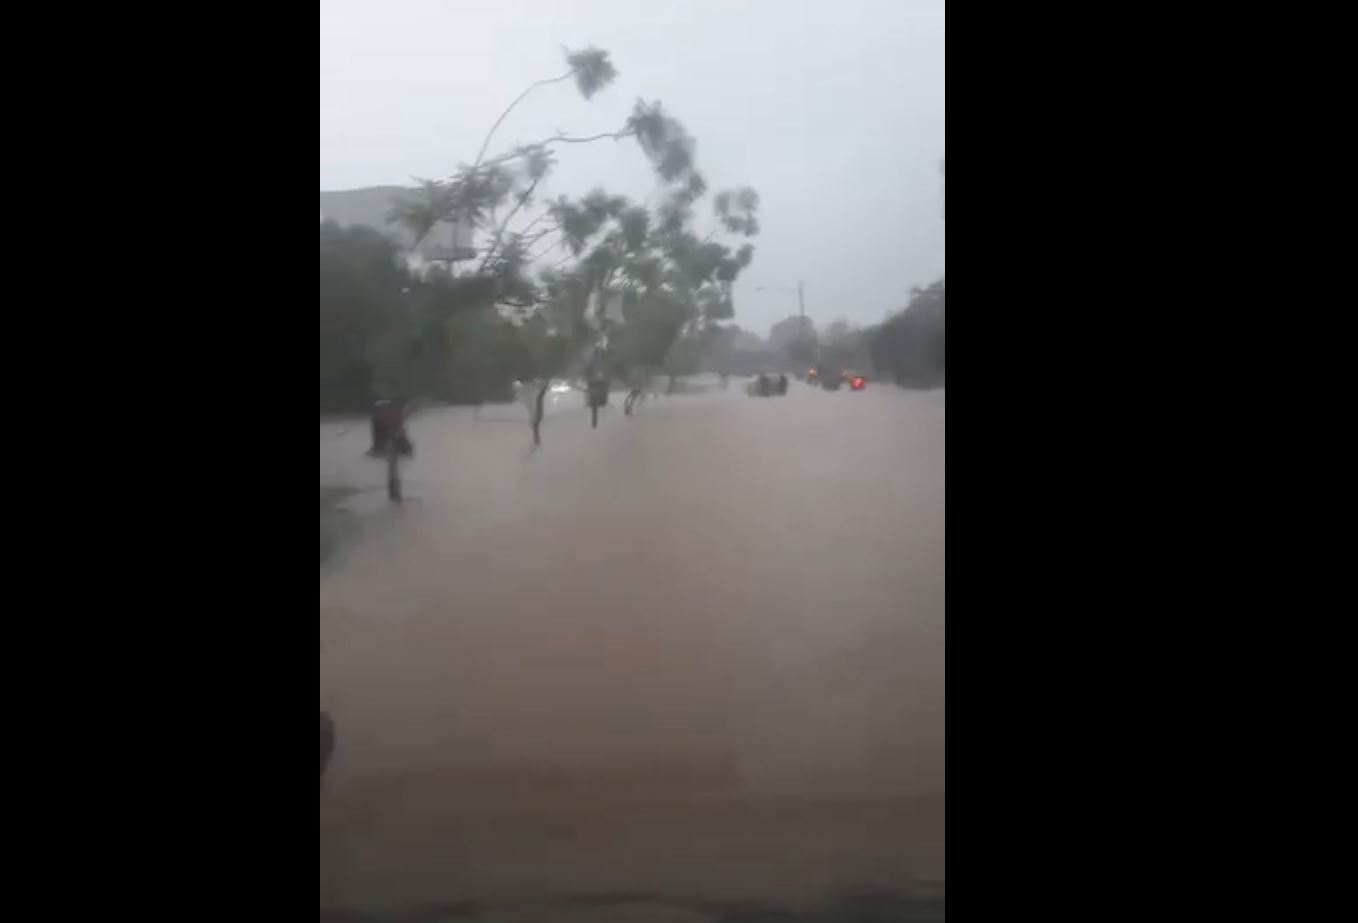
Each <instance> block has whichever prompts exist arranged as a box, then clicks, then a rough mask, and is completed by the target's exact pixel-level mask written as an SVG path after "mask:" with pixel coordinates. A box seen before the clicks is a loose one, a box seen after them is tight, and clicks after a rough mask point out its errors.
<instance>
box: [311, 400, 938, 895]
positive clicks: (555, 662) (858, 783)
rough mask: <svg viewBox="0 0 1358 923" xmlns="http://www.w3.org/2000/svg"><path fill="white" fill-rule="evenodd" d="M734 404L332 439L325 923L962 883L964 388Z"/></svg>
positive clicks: (495, 413) (326, 453) (495, 421)
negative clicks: (958, 735)
mask: <svg viewBox="0 0 1358 923" xmlns="http://www.w3.org/2000/svg"><path fill="white" fill-rule="evenodd" d="M742 384H743V383H742V382H740V381H733V382H732V384H731V388H730V390H729V391H726V392H713V393H707V394H699V395H687V396H676V397H668V398H660V399H658V400H651V401H647V402H646V403H645V404H644V405H643V406H642V408H641V410H640V411H639V413H638V415H637V416H636V417H634V418H631V419H626V418H624V417H623V415H622V413H621V411H620V410H619V409H618V408H617V405H618V404H619V403H620V397H619V396H618V395H614V407H613V408H610V409H609V410H608V411H607V412H606V413H605V415H604V416H603V417H602V418H601V420H600V423H599V428H598V429H597V430H594V431H591V430H590V429H589V423H588V419H587V417H586V416H585V414H584V413H583V412H582V410H581V408H580V407H579V406H577V405H575V404H574V403H572V401H573V400H575V399H576V398H573V397H571V396H567V399H564V400H562V401H561V402H560V404H559V406H558V407H557V408H555V409H554V410H553V411H552V412H551V413H550V414H549V416H548V419H547V422H546V423H545V424H544V429H543V443H544V444H543V447H542V448H541V449H540V450H538V451H537V452H531V451H530V450H529V444H530V433H529V429H528V426H527V423H526V419H525V414H524V410H523V408H522V407H512V406H511V407H494V408H491V407H487V408H485V409H484V410H483V411H481V412H480V413H478V414H474V413H473V412H472V411H470V410H464V409H450V410H438V411H427V412H425V413H423V414H421V415H419V416H418V417H416V419H415V420H414V421H413V422H412V426H411V432H412V436H413V438H414V440H415V443H416V452H417V455H416V457H415V459H414V460H413V461H412V462H411V463H410V464H409V466H408V467H407V469H406V496H407V501H406V503H405V504H403V505H402V506H400V507H390V506H388V504H387V503H386V501H385V497H384V496H383V494H382V476H383V474H382V466H381V464H380V463H376V462H372V461H369V460H367V459H365V458H363V457H362V453H363V451H364V449H365V448H366V446H367V429H366V426H365V425H363V424H362V423H359V424H357V425H355V424H343V423H335V424H322V426H321V484H322V488H323V491H322V494H323V496H322V504H323V507H324V506H325V503H326V499H325V497H326V493H325V489H326V488H335V492H334V494H333V495H332V496H333V497H335V498H339V499H338V501H337V502H340V503H341V504H342V506H341V507H340V508H339V512H337V513H336V514H335V515H336V516H338V517H340V518H341V519H342V523H341V524H339V525H335V531H334V535H333V536H332V543H333V545H334V547H335V550H334V551H333V553H331V554H330V555H329V556H328V557H327V558H326V559H325V560H323V562H322V566H321V583H320V636H321V646H322V647H321V655H320V699H321V704H322V707H324V708H326V709H328V710H329V711H330V712H331V713H332V714H333V715H334V717H335V720H336V723H337V725H338V729H339V736H338V740H339V743H338V749H337V750H336V755H335V760H334V763H333V765H332V767H331V770H330V773H329V775H328V777H327V779H326V784H325V790H324V791H323V792H322V794H321V798H320V840H321V842H320V857H321V858H320V864H321V906H322V907H323V908H397V907H404V908H408V907H414V906H422V905H423V906H427V905H437V904H440V903H442V904H449V903H450V902H456V901H492V902H494V901H499V900H522V899H523V897H524V895H530V896H532V895H569V894H582V893H595V894H601V893H618V892H627V893H633V894H636V893H644V894H666V895H686V896H689V897H694V898H702V899H706V900H718V899H759V900H778V901H786V902H798V901H806V900H814V899H816V898H818V897H821V896H824V895H826V894H832V893H837V892H842V891H846V890H855V889H857V890H864V889H866V890H873V889H878V890H880V889H903V888H908V887H911V886H918V887H925V886H929V887H935V888H936V887H938V886H939V883H941V882H942V881H943V879H944V857H943V845H944V841H943V820H944V393H943V392H941V391H938V392H931V393H915V392H905V391H900V390H898V389H895V388H891V387H887V386H871V385H870V386H869V389H868V390H867V391H865V392H863V393H851V392H847V391H841V392H838V393H826V392H821V391H818V390H814V389H810V388H807V387H805V386H802V385H798V384H796V383H794V384H793V386H792V390H791V393H790V394H789V395H788V396H787V397H785V398H767V399H755V398H750V397H747V396H746V395H745V394H744V393H743V390H742ZM340 488H348V489H351V490H354V491H356V492H354V493H352V494H342V493H341V492H340V490H339V489H340ZM332 525H333V523H332ZM322 527H323V530H324V529H325V528H326V522H325V515H324V514H323V517H322ZM324 545H325V539H324V536H323V556H325V550H324ZM647 918H648V919H649V917H647ZM660 918H661V917H656V919H660ZM664 918H665V919H690V918H692V919H707V918H708V917H681V916H674V915H671V916H667V917H664ZM590 919H593V917H590Z"/></svg>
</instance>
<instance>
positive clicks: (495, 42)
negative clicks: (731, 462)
mask: <svg viewBox="0 0 1358 923" xmlns="http://www.w3.org/2000/svg"><path fill="white" fill-rule="evenodd" d="M943 7H944V0H835V2H825V0H817V2H811V0H570V2H563V0H490V2H476V3H472V2H461V0H321V184H320V185H321V188H322V189H347V188H354V187H358V186H371V185H378V184H387V183H406V182H409V180H410V178H411V177H413V176H418V177H428V178H446V177H447V176H449V175H450V174H451V173H452V172H453V171H454V169H455V168H456V167H457V165H458V163H460V162H470V161H472V160H474V159H475V157H476V151H477V149H478V148H479V147H480V144H481V141H482V139H483V138H484V137H485V133H486V131H487V130H489V128H490V126H491V125H492V124H493V123H494V121H495V119H496V117H498V115H499V114H500V112H501V111H502V110H503V109H504V107H505V106H506V105H508V104H509V102H510V101H511V100H512V99H513V98H514V97H515V96H516V95H518V93H519V92H520V91H522V90H523V88H524V87H526V86H527V85H528V84H529V83H531V82H533V81H534V80H538V79H541V78H543V77H549V76H555V75H556V74H559V73H561V72H562V71H563V70H564V69H565V67H564V64H563V60H562V51H561V49H562V47H563V46H566V47H570V48H579V47H582V46H585V45H594V46H597V47H599V48H603V49H605V50H607V51H608V52H609V53H610V54H611V56H612V59H613V63H614V65H615V66H616V67H617V69H618V72H619V74H618V79H617V80H616V81H615V82H614V83H613V85H612V86H610V87H609V88H608V89H606V90H605V91H603V92H602V93H601V94H599V95H597V96H595V98H594V99H592V100H590V101H588V102H586V101H585V100H583V99H582V98H581V97H580V95H579V94H578V93H577V92H576V91H575V89H574V86H573V85H570V84H559V85H556V86H552V87H548V88H545V89H543V90H540V91H538V92H537V93H535V94H534V95H532V96H530V97H529V98H528V99H527V100H526V101H525V102H524V103H523V104H521V105H520V106H519V107H518V108H517V109H515V111H514V113H513V114H512V115H510V117H509V118H508V119H507V120H506V121H505V124H504V125H503V126H502V127H501V128H500V130H499V132H498V133H497V134H496V137H495V140H494V142H493V143H492V145H491V150H492V153H493V152H495V151H497V150H504V149H506V148H508V147H510V146H511V145H513V144H515V143H518V142H530V141H535V140H537V139H539V138H542V137H545V136H547V135H550V134H553V133H555V132H557V131H558V130H562V131H565V132H567V133H570V134H575V135H586V134H595V133H598V132H602V131H612V130H615V129H616V128H618V127H620V126H621V125H622V123H623V121H624V120H625V119H626V117H627V115H628V113H629V112H630V110H631V108H632V104H633V102H634V101H635V100H636V99H637V98H638V97H641V98H644V99H646V100H648V101H654V100H659V101H661V102H662V103H663V104H664V106H665V110H666V111H667V112H668V113H669V114H670V115H672V116H674V117H676V118H677V119H679V120H680V121H681V122H682V123H683V124H684V125H685V127H687V129H688V130H689V132H690V133H691V134H692V135H693V136H694V138H696V139H697V142H698V147H697V163H698V168H699V170H700V171H701V172H702V173H703V174H704V175H705V176H706V177H707V179H708V183H709V186H710V187H711V188H712V189H714V190H716V189H721V188H724V187H727V186H736V185H751V186H754V187H755V188H756V189H757V190H758V191H759V194H760V198H761V210H760V222H761V225H762V229H761V232H760V234H759V236H757V237H756V238H754V243H755V246H756V247H757V251H756V255H755V260H754V263H753V265H751V266H750V268H749V269H748V270H746V271H745V273H744V274H743V275H742V277H741V279H740V281H739V282H738V283H737V285H736V323H738V324H740V325H741V326H742V327H746V328H748V329H751V330H754V331H755V332H757V333H760V334H761V335H763V334H767V333H768V328H769V326H770V325H771V324H772V323H774V322H775V321H777V320H779V319H781V318H783V317H785V316H787V315H788V314H790V313H795V311H796V296H795V295H791V294H776V293H760V292H755V291H754V288H755V286H758V285H774V286H789V287H791V286H795V285H796V283H797V281H798V280H799V279H800V280H803V281H804V282H805V284H806V300H807V313H808V314H810V315H811V316H812V317H813V318H814V319H815V320H816V322H817V324H819V325H820V326H822V327H823V326H825V324H827V323H829V322H830V321H831V320H832V319H834V318H835V317H839V316H843V317H847V318H849V319H850V320H851V321H853V322H855V323H875V322H877V321H879V320H881V319H882V317H883V315H884V314H885V313H886V312H887V311H889V310H892V309H895V308H899V307H902V306H903V305H904V304H905V301H906V298H907V293H908V290H909V287H910V286H911V285H921V284H925V283H927V282H930V281H933V280H934V279H936V278H938V277H939V276H941V275H943V271H944V246H943V240H944V232H943V217H942V211H943V204H942V203H943V187H942V180H941V177H940V175H939V169H938V167H939V162H940V161H941V160H942V159H943V157H944V153H945V152H944V13H943ZM557 150H558V161H557V163H558V166H557V169H556V171H555V172H554V173H553V174H552V177H551V185H550V188H549V189H545V190H544V193H545V195H547V196H556V195H562V194H565V195H579V194H582V193H584V192H586V191H588V190H589V189H590V188H592V187H594V186H603V187H604V188H606V189H607V190H608V191H609V192H612V193H618V194H623V195H627V196H630V197H632V198H634V199H637V200H645V199H647V197H648V196H649V195H650V194H651V192H652V191H653V190H654V180H653V178H652V175H651V173H650V170H649V167H648V165H647V163H646V161H645V159H644V158H643V157H642V155H641V152H640V151H639V150H638V149H637V147H636V143H635V142H633V141H630V140H628V141H622V142H616V143H615V142H612V141H603V142H599V143H596V144H592V145H570V146H564V147H559V148H557ZM709 213H710V205H709V204H707V203H704V204H703V205H700V211H699V215H700V216H701V218H700V221H701V222H707V221H708V214H709ZM699 227H700V229H702V224H701V223H700V225H699ZM704 230H705V229H704Z"/></svg>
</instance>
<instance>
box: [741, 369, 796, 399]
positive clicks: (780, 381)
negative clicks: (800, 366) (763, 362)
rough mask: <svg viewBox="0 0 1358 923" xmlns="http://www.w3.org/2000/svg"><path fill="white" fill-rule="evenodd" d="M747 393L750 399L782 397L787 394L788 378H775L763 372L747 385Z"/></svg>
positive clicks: (781, 376) (784, 376)
mask: <svg viewBox="0 0 1358 923" xmlns="http://www.w3.org/2000/svg"><path fill="white" fill-rule="evenodd" d="M745 391H746V393H747V394H749V395H750V397H774V396H778V397H781V396H783V395H784V394H787V376H786V375H778V376H777V377H774V376H772V375H766V374H764V373H762V372H761V373H760V374H759V375H757V376H755V378H754V379H752V380H751V381H750V383H749V384H748V385H746V387H745Z"/></svg>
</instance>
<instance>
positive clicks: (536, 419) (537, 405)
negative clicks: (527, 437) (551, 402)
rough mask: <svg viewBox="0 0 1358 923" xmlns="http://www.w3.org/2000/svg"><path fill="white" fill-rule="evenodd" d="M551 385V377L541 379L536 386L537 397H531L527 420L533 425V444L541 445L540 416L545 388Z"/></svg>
mask: <svg viewBox="0 0 1358 923" xmlns="http://www.w3.org/2000/svg"><path fill="white" fill-rule="evenodd" d="M550 387H551V379H545V380H543V382H542V384H541V385H539V386H538V394H537V397H535V398H534V399H533V410H532V412H531V413H530V414H529V422H530V423H531V424H532V426H533V445H534V446H540V445H542V417H543V402H544V401H545V400H546V399H547V389H548V388H550Z"/></svg>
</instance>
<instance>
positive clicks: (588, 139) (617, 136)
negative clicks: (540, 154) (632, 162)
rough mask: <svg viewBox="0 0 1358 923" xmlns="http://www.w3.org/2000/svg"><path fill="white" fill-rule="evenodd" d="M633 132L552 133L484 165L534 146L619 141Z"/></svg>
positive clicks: (524, 152)
mask: <svg viewBox="0 0 1358 923" xmlns="http://www.w3.org/2000/svg"><path fill="white" fill-rule="evenodd" d="M635 134H636V131H635V130H633V129H629V128H624V129H620V130H619V131H604V132H600V133H599V134H597V135H586V136H584V137H575V136H573V135H552V137H550V138H544V139H542V140H541V141H538V142H537V143H535V144H525V145H523V146H521V147H520V148H519V149H518V150H517V151H511V152H510V153H508V154H501V155H500V156H499V157H495V158H492V159H491V160H488V161H486V164H485V165H486V166H488V167H493V166H497V165H499V164H502V163H508V162H509V161H511V160H518V159H519V158H521V157H526V156H528V154H529V152H530V151H532V150H533V149H534V148H538V147H546V146H547V145H549V144H591V143H593V142H595V141H603V140H604V139H605V138H612V139H613V140H614V141H621V140H622V139H623V138H630V137H632V136H633V135H635Z"/></svg>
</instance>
